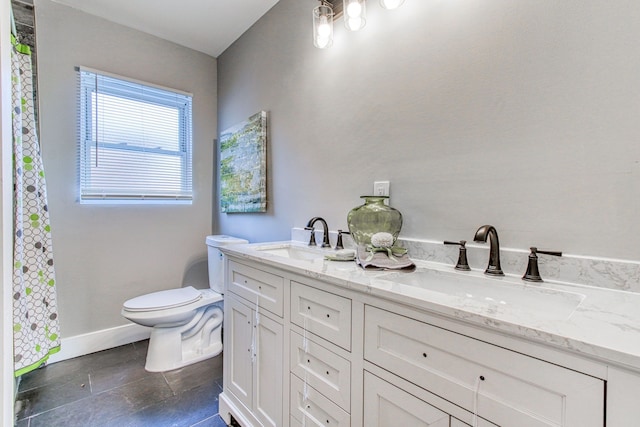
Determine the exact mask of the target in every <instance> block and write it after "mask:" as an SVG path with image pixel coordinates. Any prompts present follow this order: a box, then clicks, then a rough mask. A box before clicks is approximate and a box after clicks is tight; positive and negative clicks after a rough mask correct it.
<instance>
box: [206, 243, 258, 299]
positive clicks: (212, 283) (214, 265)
mask: <svg viewBox="0 0 640 427" xmlns="http://www.w3.org/2000/svg"><path fill="white" fill-rule="evenodd" d="M206 243H207V252H208V259H209V287H210V288H211V289H213V290H214V291H216V292H218V293H220V294H221V293H223V292H224V254H223V253H222V252H220V250H219V248H222V247H225V246H230V245H238V244H242V243H249V241H248V240H244V239H239V238H237V237H231V236H225V235H223V234H222V235H216V236H207V239H206Z"/></svg>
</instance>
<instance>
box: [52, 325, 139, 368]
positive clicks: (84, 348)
mask: <svg viewBox="0 0 640 427" xmlns="http://www.w3.org/2000/svg"><path fill="white" fill-rule="evenodd" d="M150 335H151V328H147V327H145V326H140V325H136V324H133V323H132V324H129V325H123V326H117V327H115V328H110V329H103V330H101V331H95V332H90V333H88V334H82V335H76V336H73V337H68V338H62V342H61V345H60V351H59V352H57V353H55V354H52V355H51V357H49V361H48V363H56V362H60V361H62V360H67V359H72V358H74V357H78V356H84V355H85V354H89V353H95V352H96V351H101V350H107V349H109V348H113V347H118V346H120V345H125V344H129V343H132V342H136V341H140V340H144V339H148V338H149V336H150Z"/></svg>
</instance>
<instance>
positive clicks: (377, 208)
mask: <svg viewBox="0 0 640 427" xmlns="http://www.w3.org/2000/svg"><path fill="white" fill-rule="evenodd" d="M360 198H362V199H364V205H361V206H358V207H356V208H353V209H351V211H350V212H349V214H348V215H347V225H348V226H349V233H351V237H352V238H353V240H354V241H355V242H356V244H357V245H358V246H366V245H368V244H370V243H371V236H373V235H374V234H376V233H380V232H386V233H390V234H391V235H392V236H393V242H394V243H395V241H396V239H397V238H398V235H399V234H400V230H401V229H402V214H401V213H400V211H399V210H397V209H394V208H392V207H391V206H388V205H386V204H385V203H384V201H385V200H387V199H388V198H389V197H387V196H360Z"/></svg>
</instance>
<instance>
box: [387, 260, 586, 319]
mask: <svg viewBox="0 0 640 427" xmlns="http://www.w3.org/2000/svg"><path fill="white" fill-rule="evenodd" d="M375 284H376V286H378V287H384V288H386V289H392V290H396V291H398V292H402V293H404V294H408V295H415V296H419V295H423V296H425V294H428V293H431V294H432V295H433V294H439V299H440V300H443V301H445V302H446V301H447V300H448V299H450V298H454V299H456V302H457V305H458V306H459V307H460V308H461V309H463V310H468V311H471V312H475V313H481V314H489V315H491V316H492V317H498V318H501V319H503V320H516V319H518V320H519V321H526V320H527V319H531V318H535V319H541V320H564V319H568V318H569V317H570V316H571V315H572V314H573V312H574V311H575V309H576V308H577V307H578V306H579V305H580V303H581V302H582V301H583V300H584V298H585V296H584V295H582V294H580V293H576V292H568V291H562V290H557V289H551V288H545V287H541V286H540V285H539V284H528V283H525V282H523V281H521V280H518V279H515V278H509V277H503V278H491V277H483V276H480V275H478V274H477V273H475V274H474V273H459V272H447V271H441V270H436V269H427V268H420V269H418V270H416V271H415V272H413V273H390V274H387V275H384V276H381V277H380V278H378V279H376V280H375ZM434 296H435V297H436V298H438V295H434Z"/></svg>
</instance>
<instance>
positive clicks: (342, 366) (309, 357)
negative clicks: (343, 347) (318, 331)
mask: <svg viewBox="0 0 640 427" xmlns="http://www.w3.org/2000/svg"><path fill="white" fill-rule="evenodd" d="M290 342H291V359H290V360H291V372H292V373H294V374H295V375H297V376H298V377H299V378H301V379H304V378H306V379H307V381H308V383H309V385H310V386H311V387H313V388H315V389H316V390H318V391H319V392H320V393H322V394H324V395H325V396H326V397H328V398H329V399H331V400H332V401H333V402H335V403H337V404H338V405H339V406H340V407H341V408H342V409H344V410H345V411H350V408H351V362H349V361H348V360H346V359H343V358H342V357H340V356H338V355H337V354H335V353H333V352H331V351H329V350H327V349H326V348H324V347H323V346H321V345H319V344H316V343H314V342H312V341H310V340H308V339H307V350H306V351H305V348H304V338H303V337H302V336H300V335H299V334H297V333H295V332H293V331H291V341H290Z"/></svg>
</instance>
